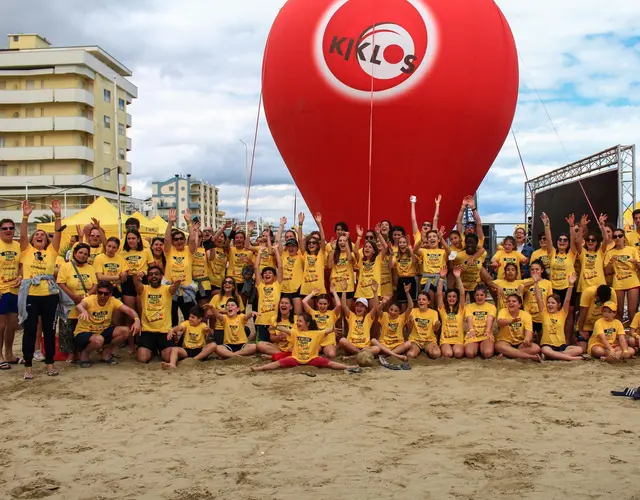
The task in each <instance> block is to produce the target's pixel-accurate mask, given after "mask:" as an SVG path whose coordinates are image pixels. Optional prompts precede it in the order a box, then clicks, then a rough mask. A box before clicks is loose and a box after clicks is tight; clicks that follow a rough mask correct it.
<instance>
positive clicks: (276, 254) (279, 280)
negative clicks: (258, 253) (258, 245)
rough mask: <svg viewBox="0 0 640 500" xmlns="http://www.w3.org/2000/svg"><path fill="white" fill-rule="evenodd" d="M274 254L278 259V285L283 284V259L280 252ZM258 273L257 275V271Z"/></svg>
mask: <svg viewBox="0 0 640 500" xmlns="http://www.w3.org/2000/svg"><path fill="white" fill-rule="evenodd" d="M274 253H275V258H276V280H277V281H278V283H282V279H283V273H282V257H280V252H278V251H277V250H276V251H275V252H274ZM256 260H257V259H256ZM256 273H257V271H256Z"/></svg>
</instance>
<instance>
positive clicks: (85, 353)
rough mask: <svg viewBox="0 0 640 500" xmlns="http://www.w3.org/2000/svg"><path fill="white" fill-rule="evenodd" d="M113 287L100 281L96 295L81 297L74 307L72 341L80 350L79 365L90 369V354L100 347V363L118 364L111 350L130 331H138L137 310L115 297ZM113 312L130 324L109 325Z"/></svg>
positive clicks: (134, 333)
mask: <svg viewBox="0 0 640 500" xmlns="http://www.w3.org/2000/svg"><path fill="white" fill-rule="evenodd" d="M113 290H114V287H113V285H112V284H111V283H110V282H108V281H100V282H99V283H98V284H97V286H96V294H95V295H89V296H87V297H85V298H83V299H82V300H81V301H80V303H79V304H78V305H77V306H76V308H77V310H78V323H77V325H76V327H75V329H74V331H73V344H74V346H75V348H76V349H77V351H78V352H79V353H80V367H81V368H89V367H90V366H91V358H90V355H91V353H92V352H93V351H100V350H102V351H101V359H100V361H101V362H102V363H107V364H109V365H114V364H117V361H116V360H115V359H114V358H113V351H114V349H115V348H116V347H117V346H118V345H120V344H121V343H122V342H125V341H126V340H127V337H129V334H130V333H131V334H133V335H137V334H138V333H140V328H141V323H140V317H139V316H138V313H137V312H136V311H134V310H133V309H131V308H130V307H127V306H126V305H124V304H123V303H122V302H121V301H120V300H118V299H116V298H115V297H114V296H113ZM116 311H119V312H120V313H122V314H124V315H126V316H128V317H129V318H131V321H132V325H131V327H127V326H113V325H112V324H111V323H112V318H113V313H115V312H116Z"/></svg>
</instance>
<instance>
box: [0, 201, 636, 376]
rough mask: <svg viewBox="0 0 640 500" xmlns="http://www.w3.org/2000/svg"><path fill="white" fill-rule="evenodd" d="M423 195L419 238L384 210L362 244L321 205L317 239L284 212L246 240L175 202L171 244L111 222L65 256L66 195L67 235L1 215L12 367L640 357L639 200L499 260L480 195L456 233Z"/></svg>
mask: <svg viewBox="0 0 640 500" xmlns="http://www.w3.org/2000/svg"><path fill="white" fill-rule="evenodd" d="M416 203H417V200H416V198H415V197H411V200H410V214H411V221H412V227H411V232H410V233H409V234H407V232H406V231H405V229H404V228H403V227H402V226H399V225H393V224H392V223H391V221H388V220H383V221H381V222H380V223H378V224H377V225H376V226H375V227H374V228H372V229H368V230H364V228H361V227H360V226H356V228H355V238H354V237H353V235H352V233H350V231H349V228H348V226H347V224H346V223H344V222H338V223H337V224H335V227H334V232H335V234H333V235H331V236H330V237H327V235H326V234H325V230H324V227H323V224H322V216H321V215H320V214H316V215H315V217H314V218H315V223H316V225H317V229H316V230H313V231H310V232H308V233H307V234H304V233H303V225H304V222H305V220H304V215H303V214H300V215H299V217H298V221H297V225H296V226H295V228H293V229H292V228H287V219H286V218H284V217H283V218H282V219H281V220H280V225H279V227H278V229H277V231H276V233H275V234H274V233H273V231H272V230H271V229H270V228H267V229H264V230H263V231H262V232H261V233H259V234H258V235H257V238H256V239H255V241H252V240H251V235H252V234H253V232H254V230H255V224H253V223H249V224H248V228H247V229H248V231H247V232H245V231H243V230H241V229H238V228H237V227H235V226H232V224H231V223H227V224H225V225H224V226H223V227H220V228H219V229H217V230H215V231H214V230H213V229H212V228H210V227H205V228H202V227H201V224H200V222H199V220H198V219H197V218H192V217H191V214H190V213H188V212H186V213H184V214H183V216H184V218H185V220H186V221H187V225H188V231H186V232H183V231H181V230H179V229H177V227H176V221H177V219H178V214H177V213H176V212H175V210H171V211H170V212H169V217H168V225H167V229H166V232H165V235H164V238H161V237H157V238H154V239H153V240H152V241H147V240H145V239H143V238H142V237H141V235H140V233H139V222H138V221H137V220H136V219H134V218H130V219H128V220H127V221H126V222H125V226H126V234H125V236H124V238H123V240H122V241H120V240H119V239H118V238H116V237H107V236H106V235H105V233H104V231H103V230H102V228H101V227H100V222H99V221H98V220H95V219H94V220H92V221H91V223H90V224H87V226H86V227H78V228H77V232H78V235H77V236H76V237H75V238H74V240H73V241H72V246H71V247H70V249H69V251H68V252H67V253H66V257H65V256H63V254H64V251H63V250H61V241H62V232H63V230H64V227H63V226H62V221H61V210H60V208H61V207H60V203H59V202H58V201H53V202H52V204H51V211H52V212H53V216H54V222H55V223H54V226H55V231H54V232H53V233H52V234H48V233H47V232H45V231H42V230H39V229H38V230H36V231H35V232H34V233H33V234H31V235H29V234H28V229H27V228H28V222H29V217H30V215H31V213H32V206H31V205H30V204H29V202H28V201H25V202H23V204H22V211H23V218H22V223H21V225H20V234H19V237H18V238H15V232H16V225H15V223H14V221H12V220H10V219H2V220H0V270H1V277H0V293H1V294H2V296H1V298H0V346H1V348H2V352H1V353H0V370H9V369H11V368H12V366H15V365H18V364H23V365H24V378H25V380H30V379H32V378H33V370H32V367H33V361H34V360H37V361H44V364H45V366H46V371H45V372H46V374H47V375H49V376H57V375H58V374H59V372H58V370H57V369H56V367H55V363H54V361H55V359H56V357H57V356H62V358H63V359H65V361H67V362H69V363H76V364H77V365H78V366H80V367H82V368H88V367H90V366H91V365H92V363H93V362H94V360H95V359H99V360H100V362H103V363H107V364H115V363H117V357H118V355H117V351H116V349H117V348H118V347H119V346H122V345H124V346H127V347H128V349H129V352H130V354H131V355H135V356H136V358H137V360H138V361H139V362H141V363H148V362H149V361H151V360H152V358H153V357H154V356H155V355H159V356H160V358H161V359H162V364H163V367H165V368H167V369H175V368H176V367H177V366H178V363H179V361H180V360H181V359H185V358H193V359H195V360H206V359H208V358H210V357H217V358H221V359H228V358H232V357H236V356H254V355H256V354H257V353H259V354H261V355H262V356H263V357H267V358H270V360H271V362H269V363H266V364H263V365H258V366H254V367H252V369H253V370H256V371H260V370H273V369H277V368H284V367H291V366H297V365H305V364H308V365H310V366H317V367H327V368H331V369H337V370H352V371H353V370H357V368H352V367H350V366H349V365H346V364H343V363H340V362H338V361H336V358H337V357H338V355H339V352H340V351H341V353H342V355H343V358H350V357H355V356H358V357H359V356H360V354H361V353H369V354H370V357H372V356H378V357H379V360H380V363H381V364H382V365H384V366H387V367H392V368H394V369H410V368H411V366H410V364H409V362H408V361H409V359H411V358H417V357H418V356H421V355H422V353H424V355H425V356H427V357H428V358H431V359H437V358H440V357H446V358H463V357H467V358H474V357H477V356H480V357H482V358H490V357H492V356H494V355H498V356H501V357H502V356H504V357H507V358H516V359H529V360H532V361H536V362H541V361H543V360H544V359H552V360H564V361H573V360H583V359H589V358H590V357H592V358H596V359H601V360H604V361H618V360H623V359H628V358H632V357H634V356H635V353H636V351H637V349H638V347H639V346H640V315H636V311H637V309H638V293H639V292H638V291H639V289H640V279H639V272H640V258H639V256H638V246H640V210H636V211H635V212H633V218H634V223H635V225H636V227H637V229H636V230H633V231H631V232H629V233H626V232H625V231H624V230H622V229H619V228H616V227H615V226H614V225H612V224H610V223H609V222H608V221H607V217H606V215H601V216H600V217H599V219H598V221H597V224H598V228H599V230H597V231H592V230H589V223H590V221H589V218H588V216H586V215H583V216H582V217H581V218H580V219H579V220H578V219H576V217H574V215H573V214H571V215H569V216H568V217H567V219H566V222H567V226H566V227H563V228H553V230H554V231H555V235H554V234H553V233H552V228H551V225H550V223H549V218H548V217H547V216H546V215H545V214H543V215H542V222H543V223H544V232H543V233H540V234H539V235H537V241H538V243H539V249H538V250H535V251H534V249H533V246H532V245H531V244H529V243H527V233H526V230H525V228H524V227H517V228H516V230H515V232H514V235H513V236H508V237H506V238H505V239H504V241H503V242H502V243H501V245H500V246H499V249H498V251H497V252H496V253H495V254H494V255H493V256H491V257H490V258H488V256H487V252H486V250H485V248H484V235H483V234H482V224H481V220H480V216H479V214H478V211H477V209H476V206H475V202H474V199H473V197H471V196H467V197H465V198H464V199H463V201H462V203H461V206H460V212H459V215H458V220H457V224H456V228H455V229H453V230H451V231H449V232H448V233H447V231H446V229H445V228H444V227H439V226H438V217H439V208H440V203H441V197H438V198H437V199H436V200H435V213H434V216H433V219H432V222H429V221H425V222H422V224H421V225H418V221H417V219H416ZM467 212H471V213H472V217H471V218H469V219H468V221H467V222H466V223H464V222H463V220H464V217H465V213H467ZM554 237H555V239H554ZM625 305H626V309H625ZM625 311H626V315H625ZM629 320H630V321H629ZM623 321H629V323H630V324H629V328H628V331H625V326H624V324H623ZM19 325H22V328H23V336H22V353H21V356H17V355H16V354H15V353H14V337H15V332H16V330H17V329H18V327H19ZM56 332H57V335H56ZM56 336H57V339H58V341H57V342H56ZM42 351H44V352H42ZM92 357H93V358H94V360H92ZM389 358H395V359H396V360H397V361H398V362H397V363H389Z"/></svg>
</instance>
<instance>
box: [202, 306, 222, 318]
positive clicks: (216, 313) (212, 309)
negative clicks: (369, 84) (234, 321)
mask: <svg viewBox="0 0 640 500" xmlns="http://www.w3.org/2000/svg"><path fill="white" fill-rule="evenodd" d="M202 307H204V308H205V309H206V310H207V311H209V312H210V313H211V314H212V315H213V316H215V318H216V319H217V320H218V321H224V317H225V316H226V315H225V314H223V313H221V312H220V311H219V310H218V308H217V307H215V306H212V305H211V304H205V305H204V306H202Z"/></svg>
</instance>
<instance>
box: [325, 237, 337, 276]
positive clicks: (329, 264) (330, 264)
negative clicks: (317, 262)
mask: <svg viewBox="0 0 640 500" xmlns="http://www.w3.org/2000/svg"><path fill="white" fill-rule="evenodd" d="M330 245H331V252H329V255H328V256H327V261H326V263H327V269H333V264H334V262H335V255H336V240H331V243H330Z"/></svg>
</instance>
